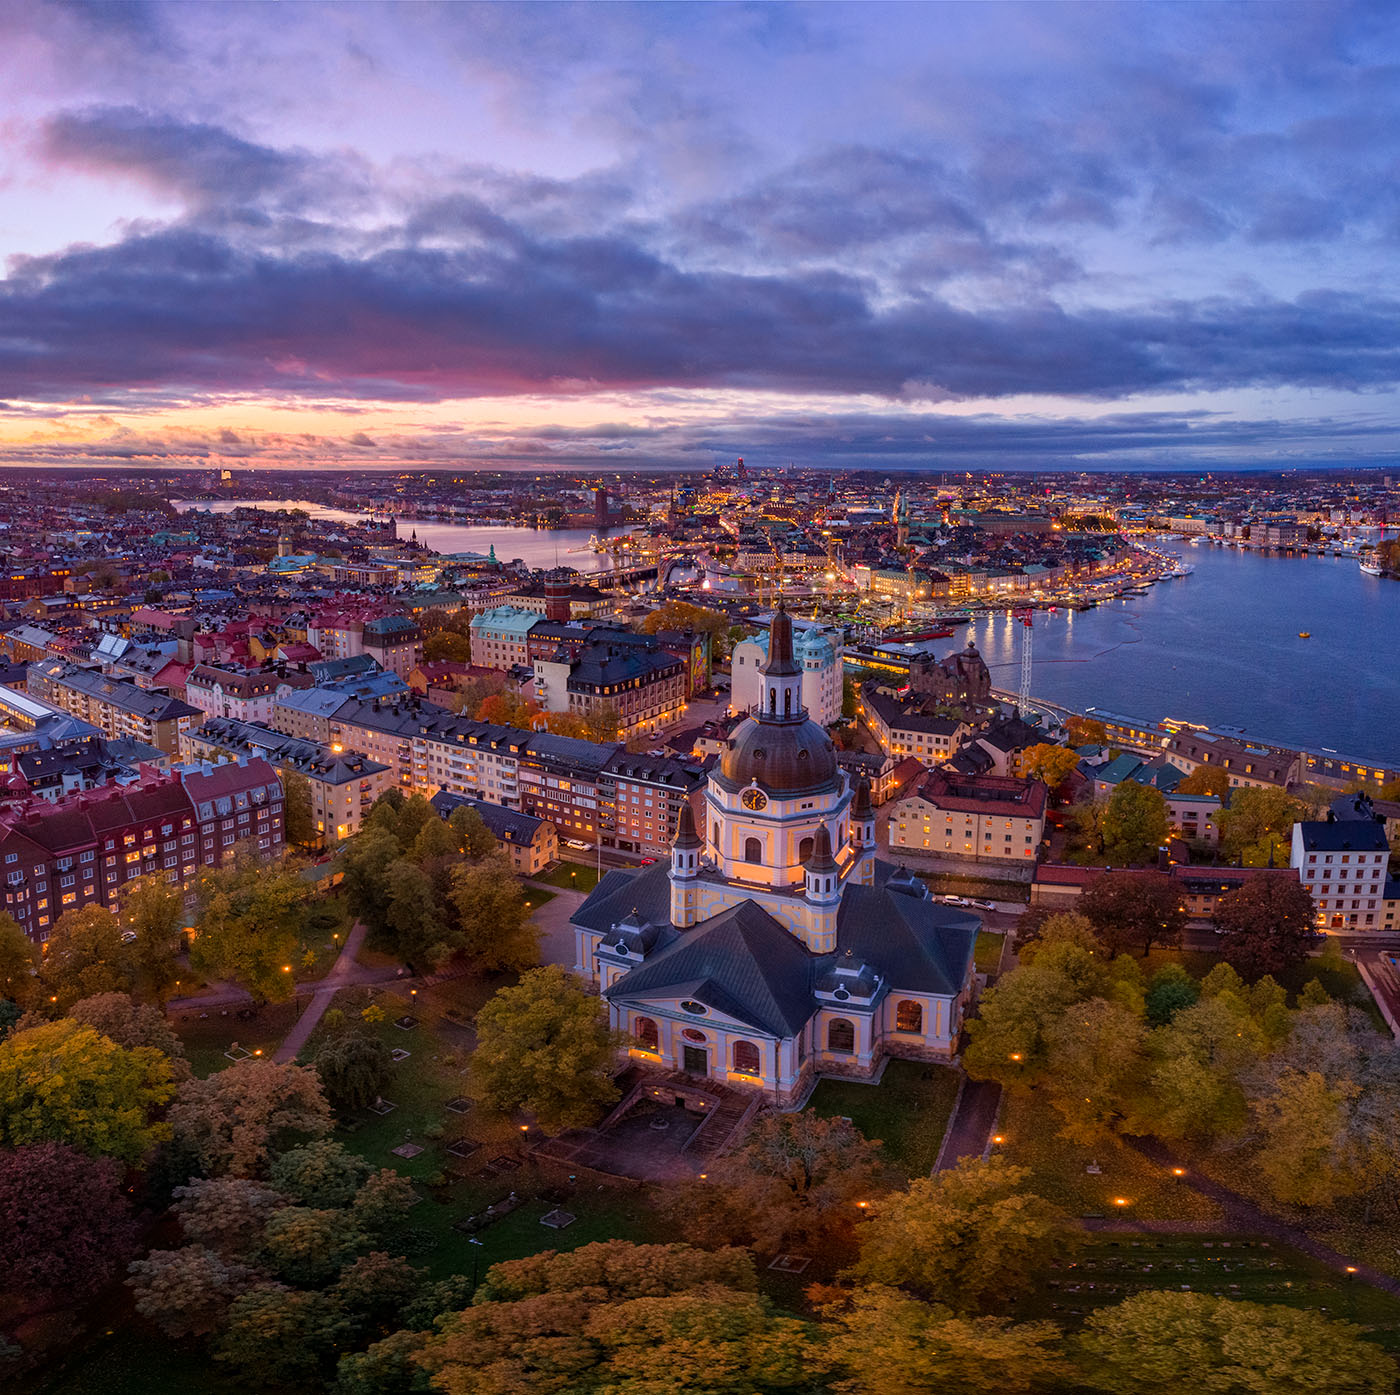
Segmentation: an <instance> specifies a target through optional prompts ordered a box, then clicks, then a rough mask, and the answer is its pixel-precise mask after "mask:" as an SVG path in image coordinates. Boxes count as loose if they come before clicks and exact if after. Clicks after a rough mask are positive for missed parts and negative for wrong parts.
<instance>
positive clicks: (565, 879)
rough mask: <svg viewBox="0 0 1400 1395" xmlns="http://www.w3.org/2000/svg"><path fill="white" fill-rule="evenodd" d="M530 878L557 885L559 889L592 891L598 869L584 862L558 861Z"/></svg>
mask: <svg viewBox="0 0 1400 1395" xmlns="http://www.w3.org/2000/svg"><path fill="white" fill-rule="evenodd" d="M530 880H531V881H535V882H544V883H545V885H546V886H557V887H558V888H559V889H560V890H561V891H592V890H593V888H594V887H595V886H597V885H598V869H597V867H596V866H593V865H592V864H590V863H586V862H560V863H557V864H556V865H555V866H553V867H551V868H550V869H549V871H548V872H541V873H540V874H539V876H537V877H531V878H530Z"/></svg>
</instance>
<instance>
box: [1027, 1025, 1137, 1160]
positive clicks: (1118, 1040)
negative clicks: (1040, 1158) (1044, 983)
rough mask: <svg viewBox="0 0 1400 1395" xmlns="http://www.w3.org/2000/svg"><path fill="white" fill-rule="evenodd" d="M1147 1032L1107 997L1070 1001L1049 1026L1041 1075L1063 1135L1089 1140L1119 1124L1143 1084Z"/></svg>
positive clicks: (1093, 1139) (1073, 1138)
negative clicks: (1044, 1068) (1060, 1014)
mask: <svg viewBox="0 0 1400 1395" xmlns="http://www.w3.org/2000/svg"><path fill="white" fill-rule="evenodd" d="M1146 1036H1147V1033H1146V1029H1145V1028H1144V1027H1143V1024H1142V1019H1141V1017H1140V1016H1139V1014H1138V1013H1136V1012H1134V1011H1133V1010H1132V1009H1131V1008H1129V1007H1125V1006H1123V1005H1122V1004H1121V1003H1114V1002H1109V1001H1108V1000H1107V999H1106V998H1090V999H1088V1000H1087V1001H1085V1002H1082V1003H1074V1004H1072V1005H1071V1006H1070V1007H1068V1008H1067V1009H1066V1010H1065V1012H1064V1015H1063V1016H1062V1017H1061V1018H1060V1019H1059V1021H1057V1022H1054V1023H1052V1024H1051V1025H1050V1027H1049V1029H1048V1030H1047V1032H1046V1036H1045V1046H1046V1055H1045V1065H1046V1079H1047V1084H1048V1088H1049V1089H1050V1092H1051V1095H1050V1097H1051V1103H1052V1104H1053V1105H1054V1106H1055V1108H1056V1110H1058V1111H1059V1113H1060V1114H1061V1115H1062V1116H1063V1118H1064V1120H1065V1126H1064V1129H1063V1133H1064V1136H1065V1137H1066V1138H1069V1139H1071V1140H1073V1141H1075V1142H1077V1143H1092V1142H1094V1141H1095V1140H1096V1139H1099V1138H1102V1137H1103V1136H1104V1135H1105V1134H1108V1133H1112V1132H1113V1131H1114V1130H1115V1129H1117V1128H1118V1127H1119V1125H1120V1124H1121V1122H1122V1120H1123V1119H1124V1117H1125V1116H1126V1115H1127V1114H1128V1112H1129V1108H1130V1102H1131V1101H1132V1099H1133V1098H1134V1096H1135V1095H1136V1093H1137V1091H1138V1088H1139V1086H1140V1085H1141V1083H1142V1082H1141V1077H1142V1073H1143V1068H1144V1063H1145V1057H1144V1047H1145V1043H1146Z"/></svg>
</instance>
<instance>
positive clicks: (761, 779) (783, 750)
mask: <svg viewBox="0 0 1400 1395" xmlns="http://www.w3.org/2000/svg"><path fill="white" fill-rule="evenodd" d="M716 777H717V778H718V779H719V780H720V782H721V783H722V784H723V785H725V786H726V787H727V788H728V789H729V790H731V791H737V790H740V789H742V788H743V787H744V786H745V785H749V784H752V783H754V782H755V781H756V782H757V783H758V785H759V787H760V788H761V789H763V790H765V791H767V792H768V793H769V794H774V795H778V796H779V797H785V796H788V795H794V794H808V793H815V792H816V791H818V790H825V789H830V788H831V787H832V785H834V784H835V783H836V781H837V780H838V779H839V771H838V767H837V764H836V745H835V743H834V742H833V741H832V739H831V738H830V737H829V736H828V735H827V734H826V732H825V731H824V730H823V729H822V728H821V727H820V726H818V725H817V723H816V722H813V721H810V720H809V721H805V722H761V721H758V720H756V719H755V718H753V717H750V718H749V719H748V721H746V722H743V723H742V724H741V725H740V726H739V727H738V728H737V730H736V731H735V732H734V735H733V736H731V737H730V738H729V745H728V748H727V749H726V750H725V752H724V754H723V755H722V756H721V757H720V761H719V770H718V771H717V772H716Z"/></svg>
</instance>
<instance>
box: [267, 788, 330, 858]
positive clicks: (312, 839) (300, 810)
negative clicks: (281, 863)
mask: <svg viewBox="0 0 1400 1395" xmlns="http://www.w3.org/2000/svg"><path fill="white" fill-rule="evenodd" d="M278 775H279V777H280V779H281V781H282V832H283V836H284V837H285V839H286V841H287V843H288V845H289V846H291V847H297V848H317V847H320V845H321V843H322V842H323V841H328V840H332V839H334V837H335V829H333V828H328V829H326V831H325V834H324V837H323V835H322V833H321V830H320V829H318V828H317V827H316V806H315V803H314V801H313V800H312V798H311V781H310V780H308V779H307V778H306V776H305V775H303V774H302V773H301V771H299V770H292V769H290V768H283V769H282V770H280V771H279V772H278Z"/></svg>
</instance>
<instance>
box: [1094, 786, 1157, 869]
mask: <svg viewBox="0 0 1400 1395" xmlns="http://www.w3.org/2000/svg"><path fill="white" fill-rule="evenodd" d="M1170 823H1171V821H1170V819H1169V818H1168V817H1167V800H1166V796H1165V795H1163V793H1162V791H1161V790H1159V789H1157V788H1155V787H1154V786H1152V785H1140V784H1138V783H1137V781H1136V780H1122V781H1120V782H1119V784H1118V787H1117V788H1116V789H1115V790H1114V791H1113V794H1112V796H1111V797H1110V798H1109V801H1108V808H1107V810H1105V812H1104V816H1103V850H1104V853H1105V854H1106V855H1107V856H1108V857H1109V858H1110V859H1111V860H1112V861H1113V862H1116V863H1129V864H1131V865H1139V864H1141V863H1144V862H1150V861H1152V860H1153V859H1155V858H1156V856H1157V849H1158V848H1160V847H1161V846H1162V844H1163V843H1165V842H1166V841H1167V830H1168V828H1169V827H1170Z"/></svg>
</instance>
